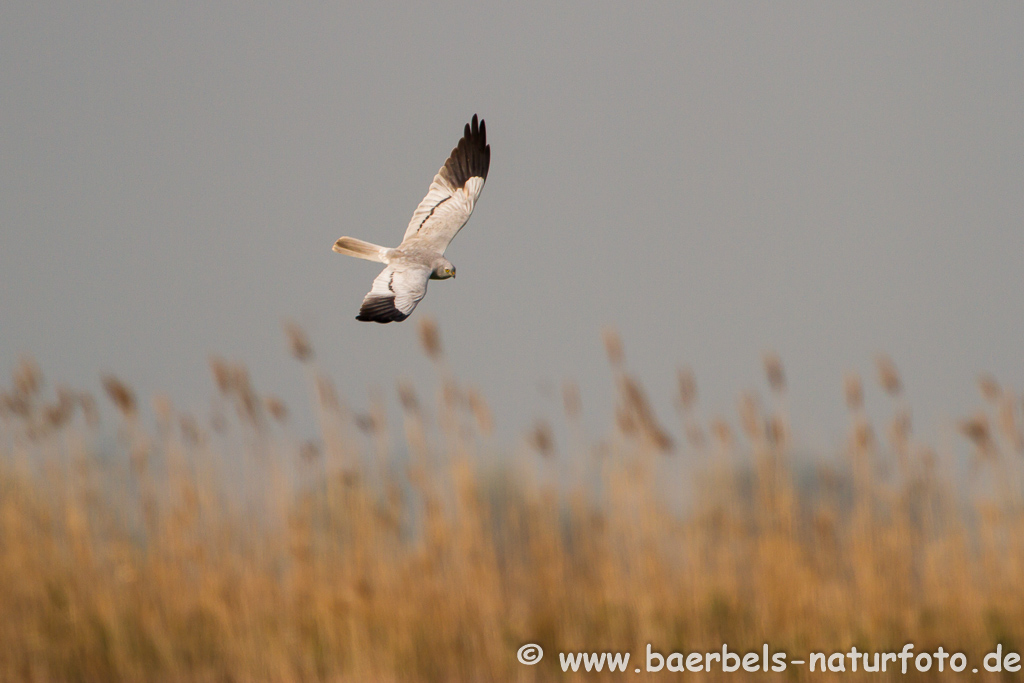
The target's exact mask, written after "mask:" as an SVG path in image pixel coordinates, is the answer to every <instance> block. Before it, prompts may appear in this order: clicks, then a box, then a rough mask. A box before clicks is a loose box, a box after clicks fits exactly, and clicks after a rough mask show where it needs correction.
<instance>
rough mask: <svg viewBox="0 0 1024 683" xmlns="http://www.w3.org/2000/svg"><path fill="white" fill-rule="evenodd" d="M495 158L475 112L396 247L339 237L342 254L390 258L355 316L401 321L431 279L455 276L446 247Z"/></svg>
mask: <svg viewBox="0 0 1024 683" xmlns="http://www.w3.org/2000/svg"><path fill="white" fill-rule="evenodd" d="M490 164H491V146H490V145H488V144H487V129H486V128H485V127H484V122H483V121H480V125H479V126H478V125H477V122H476V114H473V122H472V124H469V123H467V124H466V132H465V133H464V134H463V136H462V139H461V140H459V144H458V145H457V146H456V147H455V149H453V150H452V153H451V155H449V157H448V161H446V162H444V166H442V167H441V170H440V171H438V172H437V175H436V176H434V182H432V183H430V190H429V191H428V192H427V196H426V197H424V198H423V201H422V202H420V205H419V206H417V207H416V211H415V213H413V215H412V220H411V221H409V227H408V228H406V230H405V237H404V238H403V239H402V243H401V244H399V245H398V247H397V248H396V249H388V248H387V247H381V246H378V245H376V244H370V243H369V242H364V241H362V240H357V239H356V238H354V237H342V238H341V239H339V240H338V241H337V242H335V243H334V251H336V252H338V253H339V254H348V255H349V256H355V257H357V258H362V259H366V260H367V261H379V262H380V263H386V264H388V265H387V268H385V269H384V270H382V271H381V272H380V275H378V276H377V279H375V280H374V281H373V287H371V288H370V293H369V294H367V295H366V297H364V298H363V305H362V306H361V307H360V308H359V315H357V316H356V320H364V321H372V322H376V323H389V322H391V321H396V322H401V321H402V320H405V319H406V318H408V317H409V314H410V313H412V309H414V308H416V304H418V303H419V302H420V299H422V298H423V297H424V296H426V294H427V282H428V281H429V280H447V279H448V278H450V277H455V266H453V265H452V264H451V263H450V262H449V261H448V259H446V258H445V257H444V250H445V249H447V248H448V244H449V243H450V242H451V241H452V239H453V238H454V237H455V235H457V234H458V232H459V230H461V229H462V226H463V225H465V224H466V221H468V220H469V216H470V214H472V213H473V206H474V205H475V204H476V199H477V197H479V196H480V191H481V190H483V189H484V180H486V179H487V167H488V166H490Z"/></svg>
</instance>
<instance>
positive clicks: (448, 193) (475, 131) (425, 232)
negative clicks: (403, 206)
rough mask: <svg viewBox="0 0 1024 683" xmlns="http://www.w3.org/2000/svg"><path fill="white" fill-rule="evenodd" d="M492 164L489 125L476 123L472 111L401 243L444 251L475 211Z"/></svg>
mask: <svg viewBox="0 0 1024 683" xmlns="http://www.w3.org/2000/svg"><path fill="white" fill-rule="evenodd" d="M490 165H491V146H490V145H488V144H487V128H486V127H485V125H484V122H483V121H480V124H479V125H477V120H476V114H473V121H472V123H467V124H466V130H465V133H464V134H463V136H462V139H461V140H459V144H458V145H457V146H456V147H455V149H453V150H452V153H451V155H450V156H449V157H448V161H446V162H444V166H442V167H441V170H440V171H438V172H437V175H436V176H434V182H432V183H430V190H428V191H427V196H426V197H424V198H423V201H421V202H420V205H419V206H417V207H416V211H415V213H413V215H412V220H411V221H409V227H408V228H406V231H405V237H403V238H402V243H403V244H404V243H405V242H406V241H408V240H415V241H416V242H421V243H422V244H424V245H425V246H427V247H429V248H431V249H433V250H435V251H437V252H439V253H442V254H443V253H444V250H445V249H447V248H448V244H449V243H450V242H451V241H452V239H453V238H454V237H455V235H456V234H458V232H459V230H461V229H462V226H463V225H465V224H466V221H468V220H469V216H470V214H472V213H473V206H474V205H475V204H476V199H477V197H479V196H480V191H481V190H483V189H484V181H485V180H486V179H487V169H488V167H489V166H490ZM401 248H402V247H401V246H400V247H399V249H401Z"/></svg>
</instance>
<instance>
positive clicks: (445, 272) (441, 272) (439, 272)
mask: <svg viewBox="0 0 1024 683" xmlns="http://www.w3.org/2000/svg"><path fill="white" fill-rule="evenodd" d="M450 277H455V266H453V265H452V264H451V261H449V260H448V259H446V258H444V257H441V258H438V259H437V261H435V262H434V270H433V271H432V272H431V273H430V279H431V280H447V279H448V278H450Z"/></svg>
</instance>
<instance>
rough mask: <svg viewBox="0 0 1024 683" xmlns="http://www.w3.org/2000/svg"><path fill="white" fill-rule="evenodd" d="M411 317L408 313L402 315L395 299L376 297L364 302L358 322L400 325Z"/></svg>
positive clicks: (391, 297) (357, 318)
mask: <svg viewBox="0 0 1024 683" xmlns="http://www.w3.org/2000/svg"><path fill="white" fill-rule="evenodd" d="M408 317H409V314H408V313H402V312H401V311H400V310H398V309H397V308H396V307H395V297H393V296H375V297H373V298H372V299H370V298H368V299H366V300H365V301H363V305H362V306H360V308H359V315H357V316H356V320H359V321H361V322H364V323H381V324H386V323H391V322H396V323H400V322H402V321H403V320H405V319H406V318H408Z"/></svg>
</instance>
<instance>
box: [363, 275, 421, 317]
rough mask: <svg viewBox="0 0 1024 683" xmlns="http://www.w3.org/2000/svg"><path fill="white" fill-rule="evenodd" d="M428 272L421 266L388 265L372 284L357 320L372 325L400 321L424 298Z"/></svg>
mask: <svg viewBox="0 0 1024 683" xmlns="http://www.w3.org/2000/svg"><path fill="white" fill-rule="evenodd" d="M429 279H430V269H429V268H427V267H426V266H421V265H403V264H395V263H392V264H390V265H389V266H388V267H387V268H385V269H384V270H382V271H381V272H380V275H378V276H377V277H376V279H374V281H373V287H371V288H370V292H369V294H367V295H366V296H365V297H363V305H362V306H360V307H359V315H357V316H356V320H362V321H364V322H375V323H390V322H401V321H403V320H405V319H406V318H408V317H409V314H410V313H412V310H413V309H414V308H416V304H418V303H419V302H420V299H422V298H423V297H424V296H426V295H427V282H428V281H429Z"/></svg>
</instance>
